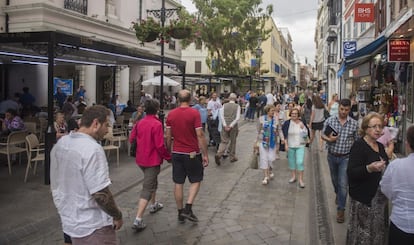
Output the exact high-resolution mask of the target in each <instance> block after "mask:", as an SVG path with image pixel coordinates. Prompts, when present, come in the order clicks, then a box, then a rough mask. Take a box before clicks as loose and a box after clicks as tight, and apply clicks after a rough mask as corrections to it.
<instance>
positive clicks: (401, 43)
mask: <svg viewBox="0 0 414 245" xmlns="http://www.w3.org/2000/svg"><path fill="white" fill-rule="evenodd" d="M390 44H391V45H392V46H404V47H406V46H410V41H404V40H396V41H392V42H390Z"/></svg>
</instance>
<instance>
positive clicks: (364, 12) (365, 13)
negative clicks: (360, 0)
mask: <svg viewBox="0 0 414 245" xmlns="http://www.w3.org/2000/svg"><path fill="white" fill-rule="evenodd" d="M357 15H358V17H370V16H371V8H357Z"/></svg>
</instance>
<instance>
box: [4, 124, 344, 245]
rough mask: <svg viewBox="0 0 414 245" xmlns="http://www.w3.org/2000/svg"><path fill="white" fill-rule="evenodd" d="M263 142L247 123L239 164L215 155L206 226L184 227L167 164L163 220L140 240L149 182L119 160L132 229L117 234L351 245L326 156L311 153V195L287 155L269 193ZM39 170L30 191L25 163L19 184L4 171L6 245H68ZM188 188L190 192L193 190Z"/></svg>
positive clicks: (124, 240)
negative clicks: (142, 197) (259, 150)
mask: <svg viewBox="0 0 414 245" xmlns="http://www.w3.org/2000/svg"><path fill="white" fill-rule="evenodd" d="M255 138H256V131H255V124H254V123H245V122H242V126H241V128H240V133H239V137H238V143H237V155H238V158H239V161H237V162H234V163H230V161H229V160H228V159H226V160H224V161H223V162H222V165H221V166H216V164H215V163H214V153H215V152H214V147H210V148H209V153H210V154H209V158H210V165H209V166H208V167H207V168H206V171H205V179H204V181H203V183H202V185H201V189H200V192H199V194H198V196H197V199H196V201H195V203H194V205H193V211H194V213H195V215H196V216H197V217H198V218H199V220H200V221H199V223H198V224H193V223H192V222H190V221H188V220H187V221H186V223H185V224H180V223H178V222H177V210H176V204H175V200H174V196H173V187H174V185H173V182H172V179H171V166H170V164H168V163H165V164H163V170H162V171H161V173H160V175H159V187H158V192H157V199H158V200H159V201H160V202H162V203H163V204H164V208H163V209H162V210H161V211H159V212H158V213H156V214H149V212H147V213H146V214H145V215H144V221H145V222H146V223H147V228H146V229H145V230H144V231H142V232H139V233H136V232H135V231H134V230H132V229H131V224H132V222H133V220H134V218H135V214H136V204H137V200H138V197H139V193H140V190H141V180H142V178H143V175H142V173H141V171H140V170H139V169H138V168H137V167H136V166H135V163H134V159H133V158H131V157H128V156H127V155H126V150H125V149H124V150H123V151H121V152H122V153H121V155H122V156H121V162H120V167H119V168H117V167H116V162H115V161H116V160H115V154H111V155H110V159H109V162H110V173H111V179H112V181H113V185H112V186H111V190H112V191H113V193H114V194H115V200H116V202H117V204H118V205H119V206H120V208H121V209H122V212H123V214H124V226H123V228H122V229H121V230H120V231H118V233H117V235H118V239H119V242H120V244H236V243H237V244H304V245H306V244H344V237H345V235H344V234H345V231H346V224H336V222H335V214H336V210H335V206H334V203H333V202H334V201H333V199H332V198H334V194H333V191H332V186H331V183H330V179H329V169H328V168H327V163H326V154H325V153H320V152H318V151H317V150H316V151H315V150H313V149H308V150H307V154H306V159H305V162H306V163H305V174H306V178H305V182H306V184H307V185H306V188H305V189H301V188H299V186H298V184H297V183H294V184H289V183H288V179H289V178H290V173H289V170H288V167H287V159H286V154H285V153H282V154H281V159H280V160H277V161H276V164H275V169H274V173H275V178H274V180H272V181H271V182H270V183H269V184H268V185H267V186H263V185H262V184H261V181H262V175H263V174H262V171H261V170H256V169H250V168H249V161H250V158H251V152H252V144H253V141H254V139H255ZM315 149H316V147H315ZM38 168H39V169H38V173H37V175H36V176H33V175H30V176H29V180H28V183H26V184H25V183H23V176H24V170H25V162H24V163H22V165H18V164H16V165H14V166H13V170H14V174H13V176H11V177H9V176H8V175H7V168H6V167H3V169H2V170H1V172H0V181H1V182H2V183H3V184H2V186H1V187H0V193H1V195H0V196H1V199H0V200H1V202H0V215H1V216H2V217H6V218H5V219H3V222H1V223H0V244H38V245H40V244H45V245H46V244H47V245H49V244H63V241H62V231H61V227H60V221H59V218H58V216H57V214H56V209H55V207H54V205H53V202H52V198H51V194H50V191H49V186H45V185H43V177H42V176H43V174H42V173H41V171H43V166H42V165H41V166H39V167H38ZM185 186H186V190H187V188H188V186H189V185H188V183H187V184H186V185H185ZM186 196H187V192H185V197H184V199H186Z"/></svg>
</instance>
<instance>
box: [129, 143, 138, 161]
mask: <svg viewBox="0 0 414 245" xmlns="http://www.w3.org/2000/svg"><path fill="white" fill-rule="evenodd" d="M136 155H137V139H136V138H135V139H134V141H132V143H131V146H130V147H129V156H131V157H136Z"/></svg>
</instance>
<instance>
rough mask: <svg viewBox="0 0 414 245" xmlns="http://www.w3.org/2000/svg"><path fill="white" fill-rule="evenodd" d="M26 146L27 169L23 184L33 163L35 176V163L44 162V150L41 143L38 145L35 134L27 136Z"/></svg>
mask: <svg viewBox="0 0 414 245" xmlns="http://www.w3.org/2000/svg"><path fill="white" fill-rule="evenodd" d="M26 146H27V167H26V174H25V175H24V182H25V183H26V181H27V175H28V174H29V170H30V168H31V167H32V162H34V167H33V175H35V174H36V169H37V162H39V161H42V162H44V161H45V148H44V144H43V143H39V139H38V138H37V136H36V135H35V134H29V135H27V136H26Z"/></svg>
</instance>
